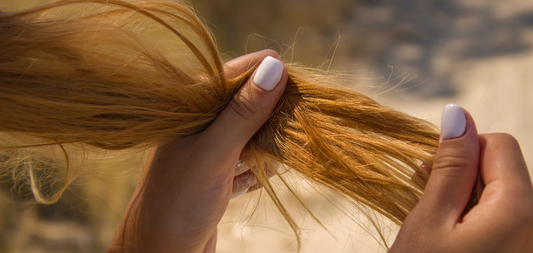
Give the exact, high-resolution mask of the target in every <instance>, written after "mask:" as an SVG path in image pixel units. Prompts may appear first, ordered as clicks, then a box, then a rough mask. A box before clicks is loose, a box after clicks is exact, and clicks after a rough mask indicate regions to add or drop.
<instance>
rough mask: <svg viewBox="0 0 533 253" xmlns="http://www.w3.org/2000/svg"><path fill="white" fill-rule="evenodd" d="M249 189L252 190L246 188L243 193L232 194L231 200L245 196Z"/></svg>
mask: <svg viewBox="0 0 533 253" xmlns="http://www.w3.org/2000/svg"><path fill="white" fill-rule="evenodd" d="M248 189H250V188H246V190H244V191H242V192H236V193H232V194H231V197H229V199H234V198H237V197H239V196H241V195H243V194H245V193H246V192H247V191H248Z"/></svg>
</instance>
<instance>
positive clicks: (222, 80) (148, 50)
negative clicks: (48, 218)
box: [0, 0, 439, 235]
mask: <svg viewBox="0 0 533 253" xmlns="http://www.w3.org/2000/svg"><path fill="white" fill-rule="evenodd" d="M223 64H224V62H223V60H222V58H221V56H220V53H219V52H218V50H217V47H216V44H215V42H214V39H213V37H212V35H211V33H210V32H209V30H208V29H207V28H206V26H205V25H204V24H203V23H202V22H201V20H200V19H199V18H198V17H197V15H196V14H195V13H194V12H193V11H192V10H191V8H189V7H188V6H186V5H185V4H183V3H176V2H171V1H150V2H136V3H130V2H126V1H120V0H62V1H57V2H54V3H51V4H47V5H43V6H39V7H35V8H32V9H28V10H23V11H19V12H11V13H0V108H2V110H1V111H0V132H1V135H0V136H1V138H2V143H1V144H0V150H1V151H2V153H0V154H1V155H0V158H2V159H1V160H0V165H1V169H2V170H3V171H4V172H7V173H12V172H13V173H14V171H15V170H17V169H24V168H27V167H28V166H29V168H30V174H29V175H30V176H32V175H33V174H32V173H31V171H32V169H33V170H35V169H37V168H41V167H46V168H51V167H54V166H55V167H57V166H60V167H61V166H62V165H61V164H65V159H67V160H66V161H67V162H66V166H63V167H62V168H63V169H67V170H68V169H69V168H72V164H69V160H68V159H69V152H67V148H65V147H66V146H68V145H71V146H76V145H77V146H78V147H82V148H87V149H90V150H92V151H94V150H126V149H136V148H141V149H143V148H148V147H152V146H154V145H156V144H158V143H162V142H168V141H171V140H175V139H179V138H182V137H184V136H188V135H192V134H195V133H198V132H200V131H202V130H203V129H205V128H206V127H208V126H209V124H210V123H211V122H213V120H214V119H215V118H216V117H217V115H218V113H219V112H221V110H222V109H224V107H225V106H226V105H227V104H228V102H229V101H231V99H232V97H233V94H234V93H235V92H236V91H237V90H238V89H239V87H240V86H241V85H242V84H243V83H244V82H245V80H246V79H247V78H248V77H249V76H250V75H251V73H252V72H253V70H254V69H255V67H257V66H255V67H253V68H252V69H251V70H250V71H247V72H245V73H242V74H241V75H239V76H238V77H237V78H234V79H228V78H227V77H226V74H225V72H224V68H223ZM288 73H289V82H288V85H287V88H286V90H285V92H284V94H283V96H282V98H281V99H280V102H279V104H278V106H277V108H276V109H275V111H274V112H273V113H272V116H271V118H270V119H269V120H268V121H267V123H266V124H265V125H264V126H263V127H262V128H261V129H260V130H259V132H257V133H256V134H255V135H254V137H253V138H252V139H251V140H250V142H249V143H248V144H247V146H246V148H245V150H246V152H249V153H250V154H251V157H252V159H253V160H254V161H246V162H247V163H251V162H253V163H254V164H256V165H257V166H255V168H254V171H253V172H254V173H255V175H256V176H257V178H258V179H259V181H260V182H261V183H262V184H263V186H264V188H265V190H266V192H267V193H268V194H269V195H270V197H271V198H272V200H273V201H274V203H275V205H276V206H277V207H278V208H279V209H280V211H281V213H282V214H283V216H284V217H285V218H286V219H287V221H288V223H289V224H290V226H291V227H292V228H293V229H294V231H295V232H296V234H297V235H298V226H297V225H296V224H295V222H294V221H293V220H292V219H291V216H290V215H289V214H288V213H287V210H286V209H285V208H284V206H283V204H282V202H281V201H280V199H279V198H278V196H277V195H276V192H275V190H274V189H273V187H272V185H271V184H270V183H269V181H268V177H267V174H266V172H265V167H267V166H268V164H266V163H265V161H269V160H272V161H275V162H279V163H281V164H283V165H285V166H286V167H287V168H290V169H291V170H293V171H296V172H298V173H299V174H300V175H301V176H303V177H304V178H306V179H308V180H309V181H312V182H316V183H318V184H319V185H321V186H324V187H326V188H328V189H331V190H333V191H334V192H337V193H340V194H342V195H343V196H345V197H348V198H349V199H351V200H353V201H354V202H355V203H360V204H361V205H364V206H367V207H370V208H372V209H373V210H375V211H377V212H378V213H380V214H382V215H384V216H385V217H387V218H388V219H390V220H392V221H393V222H394V223H396V224H401V223H402V221H403V220H404V219H405V217H406V216H407V215H408V214H409V212H410V211H411V210H412V209H413V208H414V206H415V205H416V204H417V202H418V200H419V198H420V196H421V194H422V192H423V189H424V186H425V182H426V181H427V173H426V172H425V171H424V169H423V168H422V164H426V165H428V166H431V165H432V161H433V155H434V153H435V152H436V149H437V145H438V139H439V131H438V128H437V127H436V126H435V125H433V124H432V123H429V122H427V121H424V120H421V119H418V118H415V117H412V116H409V115H406V114H404V113H401V112H398V111H395V110H393V109H391V108H387V107H385V106H382V105H380V104H378V103H377V102H375V101H374V100H372V99H371V98H369V97H367V96H365V95H363V94H360V93H357V92H354V91H350V90H345V89H339V88H333V86H335V84H334V83H332V82H334V80H333V79H330V78H329V77H326V76H324V75H322V74H321V73H320V72H319V71H314V70H309V69H306V68H303V67H300V66H294V65H289V66H288ZM91 147H96V148H97V149H94V148H91ZM43 150H44V151H43ZM94 152H98V151H94ZM57 153H59V154H61V156H60V157H57V156H56V157H55V158H53V159H52V158H50V157H51V154H57ZM58 161H61V162H58ZM23 175H26V176H27V175H28V174H24V173H23ZM66 175H67V180H65V184H64V185H63V186H62V187H61V189H64V188H65V187H66V184H67V183H68V182H70V179H69V178H68V175H69V173H68V171H67V173H66ZM413 175H417V176H415V177H416V178H417V179H416V180H413V178H412V176H413ZM280 176H282V175H280ZM31 180H32V187H34V188H35V187H36V186H37V185H38V183H36V182H34V178H33V176H32V177H31ZM61 192H62V190H61V191H60V192H59V193H58V194H56V196H59V195H60V194H61ZM34 193H35V191H34ZM37 195H38V194H37ZM39 199H40V201H41V202H47V200H45V199H44V198H39ZM39 199H38V200H39ZM55 200H57V198H56V197H54V198H52V199H51V200H49V201H48V202H53V201H55Z"/></svg>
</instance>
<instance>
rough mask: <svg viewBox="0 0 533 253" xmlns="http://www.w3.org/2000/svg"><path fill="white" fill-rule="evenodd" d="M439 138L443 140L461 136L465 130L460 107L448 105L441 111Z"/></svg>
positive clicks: (463, 116) (464, 118)
mask: <svg viewBox="0 0 533 253" xmlns="http://www.w3.org/2000/svg"><path fill="white" fill-rule="evenodd" d="M440 126H441V127H440V131H441V133H440V136H441V138H442V139H443V140H445V139H452V138H457V137H461V136H463V134H464V133H465V130H466V117H465V112H464V111H463V108H461V106H458V105H455V104H448V105H446V106H445V107H444V110H443V111H442V118H441V122H440Z"/></svg>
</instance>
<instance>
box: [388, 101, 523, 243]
mask: <svg viewBox="0 0 533 253" xmlns="http://www.w3.org/2000/svg"><path fill="white" fill-rule="evenodd" d="M447 109H448V107H447ZM447 109H446V110H447ZM455 109H457V108H455ZM465 112H466V111H464V110H462V108H460V107H459V110H455V115H454V117H455V118H456V119H457V118H460V117H465V118H466V124H464V120H462V122H463V124H462V125H463V129H465V130H464V131H461V130H459V133H460V132H464V134H455V135H456V136H453V135H454V134H452V136H451V137H450V136H449V135H448V138H444V137H445V136H444V134H443V135H441V142H440V144H439V148H438V151H437V155H436V157H435V162H434V164H433V168H432V171H431V176H430V178H429V181H428V184H427V186H426V190H425V192H424V194H423V196H422V198H421V200H420V202H419V203H418V205H417V206H416V207H415V208H414V209H413V211H412V212H411V213H410V214H409V216H408V217H407V218H406V220H405V221H404V224H403V226H402V228H401V230H400V232H399V234H398V237H397V238H396V241H395V242H394V244H393V245H392V247H391V249H390V251H389V252H390V253H394V252H433V253H435V252H437V253H438V252H470V253H472V252H476V253H477V252H533V187H532V184H531V179H530V176H529V173H528V169H527V166H526V163H525V161H524V157H523V155H522V152H521V150H520V146H519V145H518V142H517V141H516V140H515V139H514V138H513V137H512V136H511V135H508V134H482V135H478V133H477V130H476V126H475V123H474V120H473V119H472V117H471V116H470V114H468V113H467V112H466V113H465ZM454 117H452V118H454ZM448 119H449V118H446V117H444V114H443V127H442V131H443V133H444V131H445V130H447V129H450V125H449V123H452V125H454V124H453V123H454V122H450V121H448V122H444V121H445V120H448ZM451 121H454V120H453V119H452V120H451ZM459 121H461V120H459ZM444 124H448V125H447V126H445V125H444ZM458 125H461V124H460V123H459V124H458ZM464 125H466V126H464ZM445 128H447V129H445ZM451 128H457V124H455V126H451ZM459 128H461V126H459ZM478 172H479V173H481V177H482V179H483V182H484V183H485V189H484V190H483V193H482V195H481V199H480V201H479V204H478V205H476V206H474V207H473V208H472V209H471V210H470V211H469V212H468V213H467V214H466V215H465V216H464V217H463V216H462V215H463V210H464V209H465V207H466V205H467V203H468V200H469V197H470V194H471V192H472V189H473V187H474V184H475V182H476V178H477V174H478Z"/></svg>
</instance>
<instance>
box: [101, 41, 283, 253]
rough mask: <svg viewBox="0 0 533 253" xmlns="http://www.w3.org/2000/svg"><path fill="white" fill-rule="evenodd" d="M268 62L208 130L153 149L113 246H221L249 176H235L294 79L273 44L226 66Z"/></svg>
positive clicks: (234, 70) (237, 68) (233, 72)
mask: <svg viewBox="0 0 533 253" xmlns="http://www.w3.org/2000/svg"><path fill="white" fill-rule="evenodd" d="M267 56H271V57H273V58H274V59H272V58H265V57H267ZM263 59H265V61H263ZM262 61H263V63H262V65H261V66H260V67H259V68H258V69H256V70H255V72H254V74H253V75H252V77H250V79H249V80H248V81H247V82H246V83H245V84H244V85H243V86H242V88H241V89H240V90H239V91H238V92H237V93H236V95H235V96H234V98H233V100H232V101H231V102H230V103H229V104H228V106H227V107H226V108H225V109H224V110H223V111H222V112H221V113H220V115H219V116H218V117H217V119H216V120H215V121H214V122H213V123H212V124H211V125H210V126H209V127H208V128H207V129H205V130H204V131H202V132H200V133H198V134H195V135H192V136H188V137H185V138H182V139H180V140H177V141H174V142H171V143H169V144H165V145H161V146H159V147H157V148H156V149H155V150H154V151H153V152H152V153H151V155H150V159H151V160H152V161H151V162H149V163H148V166H147V168H146V169H145V170H144V171H143V174H142V176H141V179H140V182H139V184H138V186H137V189H136V190H135V193H134V195H133V197H132V199H131V201H130V203H129V205H128V208H127V210H126V212H125V214H124V217H123V219H122V222H121V224H120V227H119V229H118V231H117V234H116V235H115V238H114V239H113V241H112V243H111V245H110V246H109V248H108V249H107V251H106V252H214V251H215V245H216V228H217V225H218V223H219V222H220V220H221V219H222V216H223V214H224V212H225V210H226V207H227V205H228V202H229V200H230V196H231V195H232V188H233V187H232V184H233V181H234V180H238V179H239V177H242V176H245V175H249V173H248V174H247V173H245V174H241V175H238V176H237V177H235V178H234V176H235V165H236V164H237V161H238V160H239V156H240V155H241V151H242V149H243V148H244V146H245V145H246V143H247V142H248V141H249V140H250V138H251V137H252V136H253V135H254V134H255V133H256V132H257V131H258V130H259V128H260V127H261V126H262V125H263V124H264V123H265V122H266V121H267V120H268V118H269V117H270V115H271V113H272V111H273V110H274V108H275V106H276V105H277V103H278V100H279V98H280V97H281V94H282V93H283V91H284V90H285V86H286V84H287V79H288V76H287V70H286V68H285V66H284V65H283V63H282V62H281V61H280V57H279V55H278V54H277V53H276V52H275V51H272V50H264V51H261V52H257V53H252V54H248V55H245V56H242V57H240V58H237V59H235V60H233V61H230V62H228V63H227V64H226V65H225V69H226V71H227V75H228V77H229V78H232V77H234V76H237V75H239V74H240V73H242V72H243V71H246V70H248V69H250V68H252V67H254V66H257V65H258V64H259V63H260V62H262ZM269 89H271V90H269ZM239 173H242V171H241V172H239ZM250 186H251V185H250ZM239 191H242V189H239Z"/></svg>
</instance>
